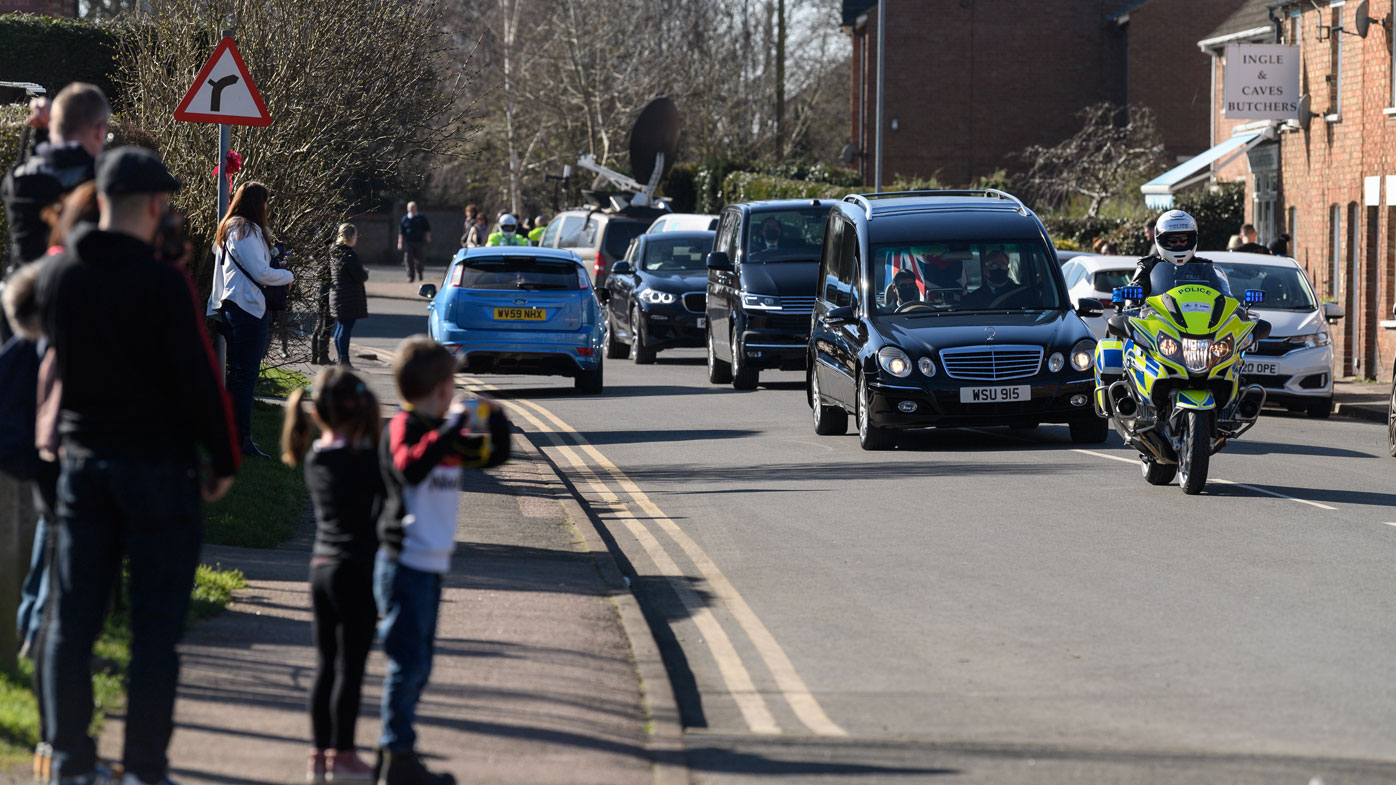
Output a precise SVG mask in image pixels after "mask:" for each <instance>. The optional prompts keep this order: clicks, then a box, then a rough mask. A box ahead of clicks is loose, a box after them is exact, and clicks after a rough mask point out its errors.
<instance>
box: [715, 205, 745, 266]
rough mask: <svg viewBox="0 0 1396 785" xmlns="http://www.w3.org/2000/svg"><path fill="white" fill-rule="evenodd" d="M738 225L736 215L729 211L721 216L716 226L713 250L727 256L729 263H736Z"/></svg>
mask: <svg viewBox="0 0 1396 785" xmlns="http://www.w3.org/2000/svg"><path fill="white" fill-rule="evenodd" d="M738 223H739V221H738V218H737V213H736V212H735V211H731V210H729V211H728V212H725V213H723V214H722V221H721V223H719V224H718V228H717V240H716V241H715V242H714V243H713V250H715V251H721V252H723V253H725V254H727V258H728V260H729V261H731V262H734V263H735V262H736V261H737V224H738Z"/></svg>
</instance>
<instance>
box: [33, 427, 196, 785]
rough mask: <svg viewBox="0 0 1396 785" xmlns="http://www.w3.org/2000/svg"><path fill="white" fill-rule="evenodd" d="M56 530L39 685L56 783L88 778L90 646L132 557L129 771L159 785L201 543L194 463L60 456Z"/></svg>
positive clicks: (91, 762) (92, 758) (93, 752)
mask: <svg viewBox="0 0 1396 785" xmlns="http://www.w3.org/2000/svg"><path fill="white" fill-rule="evenodd" d="M56 523H57V526H58V532H57V537H56V539H55V545H56V552H55V559H54V561H53V563H52V564H53V571H52V574H51V575H50V590H51V591H52V592H53V596H52V598H51V599H50V603H52V606H51V608H50V609H49V618H50V619H51V620H52V623H51V624H50V625H48V627H47V629H45V631H44V636H43V644H44V658H43V663H42V667H43V683H44V701H45V703H46V704H47V706H46V710H45V716H46V717H47V721H46V722H47V728H46V729H45V737H46V738H47V739H48V741H49V742H50V743H51V744H52V745H53V774H54V778H55V779H57V778H59V777H64V778H66V777H73V776H80V775H85V774H87V773H89V772H91V771H92V770H93V768H94V766H95V765H96V762H97V745H96V743H95V742H94V741H93V740H92V738H91V737H89V736H88V735H87V729H88V725H89V724H90V723H91V721H92V644H93V641H94V640H96V638H97V635H98V633H99V632H101V629H102V619H103V616H104V614H105V611H106V608H107V602H108V600H109V599H110V596H111V589H112V584H113V583H114V582H115V581H116V579H117V577H118V576H119V575H120V574H121V561H122V557H123V556H125V557H126V558H127V559H128V565H129V569H130V576H131V592H130V611H131V663H130V668H129V670H128V674H129V677H128V684H127V696H128V697H127V710H126V716H127V718H128V720H127V723H126V740H125V747H124V757H123V763H124V764H125V767H126V771H127V772H131V773H134V774H135V775H136V776H137V777H139V778H140V779H141V780H142V781H145V782H160V781H161V780H163V779H164V777H165V774H166V770H167V769H168V767H169V759H168V758H167V757H166V750H167V748H168V747H169V742H170V733H171V732H172V731H173V728H174V722H173V714H174V703H175V688H176V685H177V683H178V681H179V655H178V654H177V653H176V652H175V645H176V644H177V643H178V642H179V639H180V636H181V635H182V634H183V632H184V621H185V617H186V616H187V615H188V613H189V593H190V591H191V590H192V588H193V585H194V569H195V567H196V565H197V564H198V559H199V543H200V540H202V538H203V528H202V522H201V521H200V518H199V485H198V475H197V472H196V471H195V468H194V455H193V451H192V449H191V450H190V455H189V456H187V457H185V458H183V459H181V458H165V459H159V460H149V459H135V458H102V457H91V456H88V457H84V456H82V455H80V454H79V455H74V451H72V450H70V451H69V453H68V455H66V456H65V457H64V458H63V459H62V470H61V474H60V476H59V481H58V515H57V521H56Z"/></svg>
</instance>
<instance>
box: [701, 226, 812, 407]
mask: <svg viewBox="0 0 1396 785" xmlns="http://www.w3.org/2000/svg"><path fill="white" fill-rule="evenodd" d="M833 204H835V203H834V202H830V201H828V200H825V201H823V202H821V201H820V200H818V199H780V200H771V201H763V202H746V203H743V204H729V205H727V206H726V207H724V208H722V215H721V216H720V217H719V219H718V224H717V238H716V239H715V240H714V241H713V252H712V253H711V254H709V255H708V304H707V311H708V317H707V318H708V328H707V329H708V333H707V343H708V381H710V382H712V383H713V384H726V383H728V382H731V383H732V386H733V387H736V388H737V389H739V390H752V389H755V388H756V383H757V381H758V380H759V377H760V375H761V371H762V369H765V368H779V369H781V370H787V371H798V370H801V369H803V368H804V367H805V345H806V344H807V343H808V341H809V331H810V312H811V309H812V308H813V307H814V289H815V282H816V280H817V278H818V276H819V255H820V248H821V242H822V241H823V237H824V223H825V220H826V219H827V218H828V216H829V208H830V207H831V206H832V205H833Z"/></svg>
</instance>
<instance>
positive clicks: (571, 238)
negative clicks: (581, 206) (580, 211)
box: [552, 215, 582, 248]
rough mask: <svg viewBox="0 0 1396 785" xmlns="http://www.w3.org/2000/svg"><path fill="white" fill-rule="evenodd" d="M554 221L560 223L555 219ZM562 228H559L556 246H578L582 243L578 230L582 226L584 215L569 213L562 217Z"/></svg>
mask: <svg viewBox="0 0 1396 785" xmlns="http://www.w3.org/2000/svg"><path fill="white" fill-rule="evenodd" d="M553 223H558V222H557V221H554V222H553ZM561 223H562V228H560V229H558V230H557V238H556V239H557V244H556V245H554V246H552V247H554V248H576V247H577V246H579V245H581V243H579V242H577V241H576V240H577V233H578V230H580V229H581V228H582V217H581V216H580V215H569V216H567V217H565V218H563V219H562V221H561Z"/></svg>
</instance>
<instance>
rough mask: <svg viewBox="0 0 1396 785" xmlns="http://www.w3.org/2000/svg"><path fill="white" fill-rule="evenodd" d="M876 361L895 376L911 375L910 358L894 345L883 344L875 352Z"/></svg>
mask: <svg viewBox="0 0 1396 785" xmlns="http://www.w3.org/2000/svg"><path fill="white" fill-rule="evenodd" d="M877 362H878V364H879V365H881V366H882V370H884V371H886V372H888V373H890V374H892V375H893V376H895V377H897V378H899V379H900V378H903V377H906V376H910V375H911V358H910V357H908V356H907V354H906V352H904V351H902V350H901V349H898V348H897V347H895V346H884V347H882V348H881V349H879V350H878V352H877Z"/></svg>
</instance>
